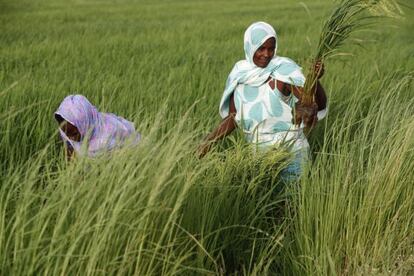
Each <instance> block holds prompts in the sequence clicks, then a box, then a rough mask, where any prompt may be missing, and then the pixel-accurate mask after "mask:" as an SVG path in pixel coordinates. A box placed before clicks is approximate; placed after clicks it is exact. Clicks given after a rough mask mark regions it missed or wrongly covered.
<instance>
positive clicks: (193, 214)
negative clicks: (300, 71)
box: [0, 0, 414, 275]
mask: <svg viewBox="0 0 414 276" xmlns="http://www.w3.org/2000/svg"><path fill="white" fill-rule="evenodd" d="M334 4H335V3H332V2H330V1H312V2H309V3H305V5H306V9H305V8H304V7H303V4H301V2H296V1H268V0H266V1H263V2H261V3H260V5H259V4H258V3H256V2H254V1H127V0H120V1H81V0H78V1H75V0H74V1H50V0H39V1H20V0H19V1H7V2H6V1H5V0H3V1H1V2H0V26H1V27H0V30H1V32H0V171H1V178H0V274H1V275H28V274H35V275H38V274H50V275H59V274H60V275H73V274H79V275H103V274H105V275H106V274H135V275H160V274H164V275H172V274H176V275H210V274H226V275H227V274H238V275H266V274H267V275H274V274H284V275H335V274H336V275H389V274H390V275H410V274H412V273H414V231H412V229H414V204H413V202H414V189H413V183H414V173H413V170H414V151H413V149H414V138H413V137H414V135H413V129H414V124H413V119H414V109H413V105H414V97H413V96H414V93H413V74H414V60H413V56H414V52H413V50H412V45H413V42H414V38H413V36H412V28H413V27H414V22H413V20H412V19H411V18H412V15H413V12H412V10H410V9H407V8H405V9H404V11H405V13H406V18H407V19H405V20H395V19H393V20H391V19H378V24H377V25H376V27H373V28H372V29H371V30H372V31H370V32H361V33H357V34H356V35H357V37H359V38H363V39H364V40H365V42H364V43H363V45H362V46H363V47H358V46H346V47H345V48H344V49H343V50H344V51H347V52H350V53H353V54H354V55H353V56H346V57H345V56H341V57H337V58H332V59H331V60H329V61H328V63H327V64H326V73H325V76H324V78H323V79H322V83H323V84H324V87H325V88H326V90H327V92H328V97H329V108H330V111H329V114H328V117H327V118H326V119H325V120H324V121H323V122H321V123H320V124H319V126H318V128H317V129H316V130H315V131H314V132H313V133H312V136H311V137H310V142H311V146H312V149H313V151H314V154H313V159H314V160H313V162H312V164H310V166H309V167H310V170H309V172H308V173H305V174H304V177H303V179H302V181H301V182H300V183H298V184H291V185H289V186H286V185H285V184H284V183H281V181H280V180H279V178H278V173H279V172H280V170H281V168H282V167H283V165H284V164H286V160H287V159H286V158H287V154H286V153H284V152H274V153H273V154H272V155H269V156H260V155H254V154H253V153H252V152H251V150H250V149H249V148H248V147H246V145H245V144H244V143H243V141H242V140H243V139H242V138H241V135H239V134H238V133H235V135H232V136H231V137H230V138H228V139H226V140H225V141H223V142H222V143H220V144H219V145H218V146H217V147H215V148H214V149H213V151H212V152H211V153H210V154H209V155H207V156H206V157H205V158H204V159H202V160H198V159H197V158H196V157H195V154H194V153H195V150H196V148H197V145H198V144H199V143H200V142H201V140H202V138H203V137H204V136H205V135H206V134H207V132H208V131H210V130H211V129H212V128H213V127H214V126H215V125H216V124H217V123H218V122H219V120H220V119H219V115H218V103H219V100H220V97H221V93H222V90H223V87H224V82H225V80H226V77H227V74H228V73H229V71H230V70H231V68H232V66H233V64H234V62H236V61H237V60H239V59H242V58H243V57H244V54H243V47H242V45H243V41H242V38H243V33H244V30H245V28H246V27H247V26H248V25H249V24H250V23H251V22H253V21H257V20H264V21H267V22H269V23H271V24H272V25H273V26H275V27H276V31H277V32H278V35H279V47H278V54H279V55H281V56H288V57H290V58H292V59H294V60H296V61H297V62H298V63H300V64H306V61H307V60H308V59H309V58H311V57H312V54H313V53H314V50H315V49H316V47H317V42H318V38H319V33H320V31H321V28H322V22H323V20H324V19H325V18H326V16H328V15H329V14H330V13H331V10H332V8H333V5H334ZM75 91H78V92H79V93H82V94H84V95H86V96H87V97H88V98H89V99H90V100H91V101H92V103H94V104H95V105H97V106H98V107H99V109H100V110H101V111H109V112H113V113H116V114H118V115H121V116H124V117H126V118H128V119H130V120H132V121H134V122H135V125H136V127H137V129H139V130H140V132H141V133H142V135H143V137H144V139H143V141H142V143H141V144H140V145H139V146H138V147H136V148H133V149H125V150H121V151H119V152H116V153H114V154H113V155H111V156H110V158H107V157H103V158H101V159H98V160H78V161H77V162H75V163H71V164H67V163H66V162H65V160H64V156H63V150H62V145H61V143H60V142H59V138H58V135H57V124H56V122H55V121H54V119H53V112H54V110H56V108H57V107H58V105H59V103H60V101H61V100H62V99H63V98H64V97H65V96H66V95H68V94H71V93H73V92H75Z"/></svg>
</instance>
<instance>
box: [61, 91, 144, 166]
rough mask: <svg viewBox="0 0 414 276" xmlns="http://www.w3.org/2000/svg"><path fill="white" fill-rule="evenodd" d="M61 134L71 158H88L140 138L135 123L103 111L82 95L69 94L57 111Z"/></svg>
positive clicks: (133, 142) (132, 142)
mask: <svg viewBox="0 0 414 276" xmlns="http://www.w3.org/2000/svg"><path fill="white" fill-rule="evenodd" d="M55 119H56V120H57V122H58V124H59V132H60V137H61V138H62V140H63V141H64V143H65V145H66V149H67V155H68V158H69V159H71V157H72V156H73V155H74V153H76V154H78V155H84V156H89V157H94V156H97V155H98V154H101V153H104V152H108V151H111V150H113V149H115V148H118V147H120V146H122V145H123V144H124V143H125V142H127V141H128V140H131V141H130V142H131V144H137V143H138V142H139V140H140V139H141V136H140V134H139V133H138V132H136V131H135V127H134V125H133V123H131V122H130V121H127V120H125V119H124V118H122V117H119V116H116V115H115V114H112V113H102V112H99V111H98V109H97V108H96V107H95V106H93V105H92V104H91V103H90V102H89V101H88V99H87V98H86V97H84V96H82V95H69V96H67V97H66V98H65V99H64V100H63V101H62V103H61V104H60V106H59V108H58V109H57V111H56V112H55Z"/></svg>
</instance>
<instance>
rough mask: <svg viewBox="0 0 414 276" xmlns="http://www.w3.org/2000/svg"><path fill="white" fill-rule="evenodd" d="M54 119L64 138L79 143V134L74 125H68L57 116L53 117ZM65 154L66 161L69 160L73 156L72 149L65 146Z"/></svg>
mask: <svg viewBox="0 0 414 276" xmlns="http://www.w3.org/2000/svg"><path fill="white" fill-rule="evenodd" d="M55 119H56V121H57V122H58V124H59V127H60V129H61V130H62V131H63V132H64V133H65V134H66V136H67V137H68V138H69V139H70V140H72V141H75V142H80V141H81V134H80V132H79V130H78V128H77V127H75V126H74V125H72V124H71V123H69V122H68V121H66V120H65V119H63V118H62V117H61V116H59V115H57V114H56V115H55ZM66 154H67V158H68V160H71V159H72V158H73V156H74V152H73V148H72V147H71V146H70V145H66Z"/></svg>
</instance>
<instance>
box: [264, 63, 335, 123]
mask: <svg viewBox="0 0 414 276" xmlns="http://www.w3.org/2000/svg"><path fill="white" fill-rule="evenodd" d="M314 70H315V72H316V74H317V75H318V80H317V81H316V83H315V85H314V86H313V87H312V89H314V90H315V104H314V105H312V106H303V105H302V104H301V100H302V95H303V88H302V87H298V86H294V85H290V84H287V83H284V82H282V81H279V80H277V81H276V85H277V88H278V90H279V91H280V92H282V94H284V95H285V96H289V95H290V93H293V95H295V97H296V98H298V100H299V102H298V103H297V104H296V107H295V123H296V124H300V123H301V122H302V121H303V122H304V124H305V125H306V126H308V127H313V126H315V124H316V122H317V111H320V110H323V109H325V108H326V102H327V97H326V93H325V89H324V88H323V86H322V84H321V83H320V81H319V79H320V78H321V77H322V76H323V74H324V72H325V70H324V66H323V64H322V63H321V62H317V63H316V64H315V65H314ZM271 86H272V85H271ZM273 86H274V85H273ZM272 88H273V87H272Z"/></svg>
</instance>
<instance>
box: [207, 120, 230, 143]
mask: <svg viewBox="0 0 414 276" xmlns="http://www.w3.org/2000/svg"><path fill="white" fill-rule="evenodd" d="M235 128H236V122H235V120H234V115H233V114H230V115H229V116H227V117H226V118H225V119H224V120H223V121H221V123H220V124H219V126H218V127H217V128H216V129H215V130H214V131H213V132H212V133H210V134H209V135H208V136H207V138H206V142H215V141H217V140H220V139H222V138H223V137H225V136H227V135H229V134H230V133H231V132H232V131H233V130H234V129H235Z"/></svg>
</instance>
